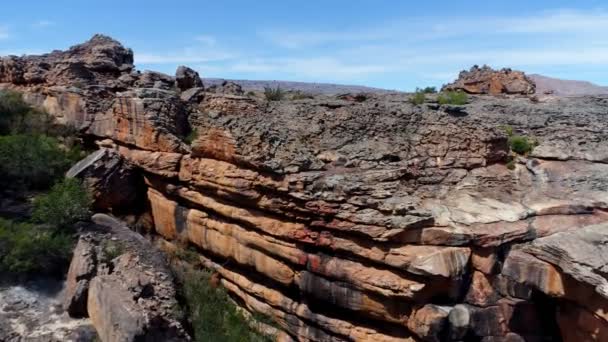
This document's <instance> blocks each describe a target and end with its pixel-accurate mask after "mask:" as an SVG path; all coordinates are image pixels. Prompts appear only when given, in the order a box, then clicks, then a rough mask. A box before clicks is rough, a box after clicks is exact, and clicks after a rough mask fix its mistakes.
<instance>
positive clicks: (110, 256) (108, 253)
mask: <svg viewBox="0 0 608 342" xmlns="http://www.w3.org/2000/svg"><path fill="white" fill-rule="evenodd" d="M101 250H102V252H103V254H102V257H101V260H100V262H101V263H104V264H109V263H110V262H111V261H112V260H114V259H115V258H117V257H119V256H121V255H123V254H124V253H125V246H123V244H122V243H121V242H119V241H112V240H105V241H104V242H103V244H102V246H101Z"/></svg>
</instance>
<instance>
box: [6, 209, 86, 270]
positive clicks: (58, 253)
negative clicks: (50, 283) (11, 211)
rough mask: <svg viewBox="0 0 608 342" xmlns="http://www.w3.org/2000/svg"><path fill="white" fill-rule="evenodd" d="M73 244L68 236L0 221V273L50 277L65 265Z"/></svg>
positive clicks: (25, 224)
mask: <svg viewBox="0 0 608 342" xmlns="http://www.w3.org/2000/svg"><path fill="white" fill-rule="evenodd" d="M73 244H74V241H73V239H72V238H71V237H70V235H68V234H65V233H61V232H55V231H52V230H49V229H45V228H41V227H39V226H35V225H32V224H28V223H14V222H11V221H8V220H4V219H0V272H8V273H30V274H31V273H46V274H53V273H54V272H56V271H57V270H58V269H65V267H66V266H67V265H68V264H69V260H70V256H71V253H72V247H73ZM62 271H63V270H62Z"/></svg>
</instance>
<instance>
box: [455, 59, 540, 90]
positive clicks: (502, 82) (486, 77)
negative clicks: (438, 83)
mask: <svg viewBox="0 0 608 342" xmlns="http://www.w3.org/2000/svg"><path fill="white" fill-rule="evenodd" d="M443 89H444V90H462V91H465V92H467V93H469V94H492V95H498V94H520V95H530V94H534V92H535V91H536V84H534V81H533V80H532V79H531V78H529V77H527V76H526V75H525V74H524V73H523V72H521V71H515V70H511V69H502V70H494V69H492V68H490V67H488V66H485V65H484V66H483V67H481V68H480V67H478V66H474V67H472V68H471V69H470V70H469V71H462V72H460V74H459V75H458V79H456V81H454V83H450V84H448V85H446V86H444V87H443Z"/></svg>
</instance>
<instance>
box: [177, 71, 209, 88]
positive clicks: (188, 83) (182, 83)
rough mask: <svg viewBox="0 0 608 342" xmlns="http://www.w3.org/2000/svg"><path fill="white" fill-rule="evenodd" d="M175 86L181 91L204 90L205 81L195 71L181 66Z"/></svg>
mask: <svg viewBox="0 0 608 342" xmlns="http://www.w3.org/2000/svg"><path fill="white" fill-rule="evenodd" d="M175 85H176V86H177V88H178V89H179V90H181V91H185V90H188V89H191V88H203V81H202V80H201V77H200V76H199V75H198V72H196V71H195V70H193V69H190V68H188V67H186V66H183V65H182V66H179V67H178V68H177V71H176V72H175Z"/></svg>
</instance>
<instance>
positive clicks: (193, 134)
mask: <svg viewBox="0 0 608 342" xmlns="http://www.w3.org/2000/svg"><path fill="white" fill-rule="evenodd" d="M196 138H198V132H197V131H196V129H193V130H192V131H190V133H188V135H186V136H185V137H184V142H185V143H186V144H188V145H192V142H194V140H196Z"/></svg>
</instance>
